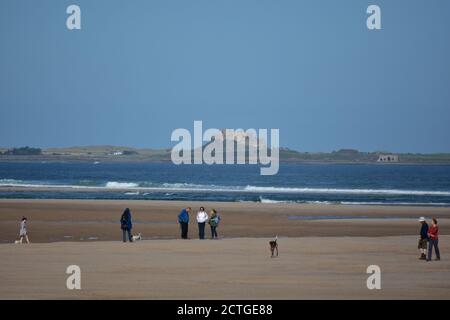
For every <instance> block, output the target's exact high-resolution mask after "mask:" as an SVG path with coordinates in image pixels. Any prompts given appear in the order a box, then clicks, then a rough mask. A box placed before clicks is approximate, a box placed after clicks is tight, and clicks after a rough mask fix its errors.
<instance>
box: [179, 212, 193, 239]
mask: <svg viewBox="0 0 450 320" xmlns="http://www.w3.org/2000/svg"><path fill="white" fill-rule="evenodd" d="M189 212H191V208H189V207H188V208H185V209H183V210H181V212H180V214H179V215H178V223H179V224H180V228H181V239H187V238H188V226H189Z"/></svg>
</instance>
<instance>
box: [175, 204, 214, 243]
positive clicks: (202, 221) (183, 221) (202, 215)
mask: <svg viewBox="0 0 450 320" xmlns="http://www.w3.org/2000/svg"><path fill="white" fill-rule="evenodd" d="M191 211H192V209H191V208H190V207H187V208H184V209H183V210H181V212H180V214H179V215H178V223H179V224H180V229H181V238H182V239H187V238H188V231H189V213H190V212H191ZM210 215H211V216H208V213H207V212H206V210H205V208H204V207H200V210H199V211H198V212H197V224H198V237H199V239H200V240H204V239H205V226H206V223H208V224H209V226H210V228H211V239H217V237H218V234H217V227H218V226H219V223H220V220H221V218H220V216H219V214H218V213H217V211H216V210H215V209H212V210H211V211H210Z"/></svg>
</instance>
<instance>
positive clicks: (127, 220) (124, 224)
mask: <svg viewBox="0 0 450 320" xmlns="http://www.w3.org/2000/svg"><path fill="white" fill-rule="evenodd" d="M120 228H121V229H122V236H123V242H127V233H128V240H129V241H130V242H133V236H132V235H131V229H132V228H133V224H132V223H131V211H130V209H129V208H126V209H125V210H124V212H123V213H122V216H121V217H120Z"/></svg>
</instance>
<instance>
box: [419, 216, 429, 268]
mask: <svg viewBox="0 0 450 320" xmlns="http://www.w3.org/2000/svg"><path fill="white" fill-rule="evenodd" d="M419 222H420V224H421V225H422V226H421V227H420V237H419V245H418V249H419V250H420V257H419V259H420V260H426V259H427V247H428V223H427V222H426V220H425V218H424V217H420V219H419Z"/></svg>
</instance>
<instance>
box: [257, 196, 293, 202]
mask: <svg viewBox="0 0 450 320" xmlns="http://www.w3.org/2000/svg"><path fill="white" fill-rule="evenodd" d="M259 201H260V202H261V203H288V202H291V201H279V200H272V199H266V198H263V197H259Z"/></svg>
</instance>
